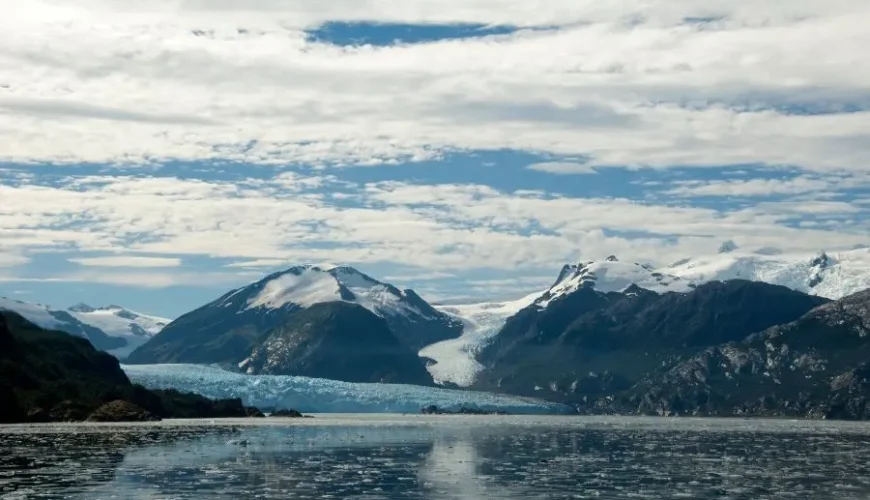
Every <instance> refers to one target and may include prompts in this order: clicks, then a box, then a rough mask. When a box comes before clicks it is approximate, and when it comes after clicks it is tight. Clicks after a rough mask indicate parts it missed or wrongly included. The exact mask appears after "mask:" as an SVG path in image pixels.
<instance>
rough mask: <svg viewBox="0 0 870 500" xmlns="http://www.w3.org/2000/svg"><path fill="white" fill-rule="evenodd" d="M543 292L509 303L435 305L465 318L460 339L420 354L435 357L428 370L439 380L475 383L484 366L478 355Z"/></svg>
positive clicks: (437, 344)
mask: <svg viewBox="0 0 870 500" xmlns="http://www.w3.org/2000/svg"><path fill="white" fill-rule="evenodd" d="M543 293H544V292H543V291H539V292H535V293H532V294H530V295H527V296H525V297H522V298H520V299H518V300H512V301H507V302H483V303H479V304H457V305H442V306H435V308H436V309H438V310H439V311H441V312H443V313H446V314H449V315H451V316H453V317H455V318H457V319H459V320H461V321H462V335H461V336H460V337H459V338H456V339H450V340H443V341H441V342H436V343H434V344H430V345H428V346H426V347H424V348H423V349H421V350H420V352H419V353H418V355H419V356H420V357H421V358H425V359H427V360H431V361H430V362H428V363H427V365H426V369H427V370H428V371H429V374H430V375H432V379H433V380H435V383H437V384H445V383H452V384H456V385H457V386H459V387H468V386H470V385H472V384H473V383H474V381H475V380H476V379H477V376H478V374H480V372H482V371H483V368H484V367H483V365H481V364H480V363H479V362H478V361H477V359H476V357H477V354H478V353H479V352H480V351H481V350H482V349H483V348H484V347H486V345H487V344H488V343H489V342H490V341H491V340H492V339H493V338H494V337H495V336H496V335H498V332H499V331H501V328H502V327H503V326H504V324H505V322H506V321H507V319H508V318H509V317H511V316H513V315H514V314H516V313H518V312H519V311H520V310H522V309H523V308H525V307H528V306H529V305H531V304H532V303H533V302H534V301H535V300H536V299H537V298H538V297H540V296H541V295H543Z"/></svg>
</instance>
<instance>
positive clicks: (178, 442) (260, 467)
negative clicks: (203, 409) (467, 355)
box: [0, 414, 870, 500]
mask: <svg viewBox="0 0 870 500" xmlns="http://www.w3.org/2000/svg"><path fill="white" fill-rule="evenodd" d="M0 498H3V499H7V498H8V499H17V498H21V499H24V498H27V499H30V498H76V499H88V500H96V499H112V498H117V499H193V498H197V499H199V498H202V499H209V500H216V499H246V498H257V499H286V498H294V499H315V498H316V499H325V498H335V499H411V498H415V499H416V498H421V499H422V498H432V499H435V498H445V499H477V498H483V499H487V498H511V499H513V498H516V499H538V498H541V499H543V498H547V499H554V498H556V499H561V498H565V499H569V498H570V499H575V498H595V499H616V498H620V499H622V498H641V499H661V498H690V499H707V498H711V499H712V498H716V499H790V498H801V499H814V500H821V499H832V500H845V499H867V498H870V425H868V424H862V423H845V422H809V421H787V420H740V419H729V420H725V419H723V420H716V419H682V418H680V419H667V418H620V417H613V418H610V417H600V418H599V417H596V418H591V417H563V416H552V417H543V416H524V417H519V416H516V417H515V416H456V415H432V416H416V415H413V416H402V415H384V414H380V415H316V416H315V418H312V419H277V418H267V419H259V420H254V419H250V420H219V421H164V422H160V423H155V424H123V425H122V424H68V425H66V424H65V425H12V426H0Z"/></svg>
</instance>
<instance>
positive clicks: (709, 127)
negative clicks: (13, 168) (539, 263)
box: [0, 0, 870, 171]
mask: <svg viewBox="0 0 870 500" xmlns="http://www.w3.org/2000/svg"><path fill="white" fill-rule="evenodd" d="M2 3H7V4H10V7H11V4H12V0H5V1H4V2H0V4H2ZM400 4H401V5H400ZM5 11H6V12H8V13H9V15H7V16H3V18H2V19H0V136H2V138H3V143H4V148H3V150H2V151H0V160H3V161H11V162H31V161H48V162H55V163H77V162H109V163H115V162H123V163H147V162H151V161H162V160H170V159H180V160H203V159H207V160H213V159H218V160H240V161H247V162H255V163H265V164H285V163H287V162H301V163H305V164H310V165H315V166H317V165H324V164H332V163H335V164H362V165H371V164H380V163H391V162H396V161H399V160H401V161H416V160H424V159H432V158H437V157H438V156H439V155H440V154H442V152H443V151H450V150H454V149H503V148H514V149H523V150H531V151H535V152H544V153H550V154H552V155H554V156H557V157H560V156H574V157H577V156H582V157H584V158H589V163H588V165H589V166H590V167H598V168H600V167H608V166H614V165H627V166H630V167H639V166H653V167H657V168H666V167H670V166H680V165H716V164H753V163H763V164H768V165H773V166H779V165H796V166H799V167H801V168H804V169H808V170H819V171H828V170H839V169H851V170H867V168H868V165H870V128H868V125H867V124H868V123H870V112H868V111H866V110H867V109H868V108H870V99H868V97H867V96H868V95H870V64H868V60H867V55H866V50H865V47H866V46H868V45H870V31H868V30H867V29H866V22H865V20H866V19H867V17H868V15H870V5H868V4H867V2H864V1H862V0H835V1H832V2H824V3H819V2H818V1H815V0H796V1H791V2H761V3H759V2H750V1H747V0H728V1H726V0H713V1H709V2H697V1H689V0H674V1H667V2H665V1H656V2H645V1H641V0H629V1H627V2H613V3H601V2H598V3H596V2H577V1H575V0H553V1H551V2H548V3H547V5H546V6H545V7H542V6H541V5H539V4H538V3H535V2H526V3H522V2H504V1H498V0H472V1H465V0H462V1H460V0H448V1H446V2H444V1H435V0H415V1H411V0H409V1H406V2H399V3H397V2H394V1H386V0H380V1H378V0H368V1H357V0H353V1H350V0H342V1H331V2H321V1H315V0H300V1H297V2H292V3H288V2H277V1H265V0H261V1H253V2H248V1H245V2H242V1H230V0H221V1H208V2H205V1H192V0H189V1H184V2H176V1H171V0H155V1H152V2H147V4H142V3H135V2H131V1H127V0H124V1H110V0H87V1H78V0H77V1H72V0H54V1H52V2H47V1H44V0H43V1H40V0H33V1H29V2H15V3H14V8H9V9H5ZM685 18H709V19H714V21H713V22H709V23H695V24H692V23H689V24H686V23H684V22H683V20H684V19H685ZM328 20H372V21H399V22H414V23H432V22H457V21H464V22H477V23H483V24H493V23H508V24H516V25H521V26H540V25H558V26H560V27H561V29H559V30H545V31H533V32H530V31H525V32H519V33H515V34H512V35H507V36H494V37H485V38H481V39H475V40H460V41H442V42H435V43H427V44H417V45H410V46H395V47H385V48H384V47H356V48H341V47H334V46H330V45H325V44H321V43H316V42H311V41H308V40H306V37H305V33H304V32H303V31H301V30H302V29H304V28H307V27H313V26H316V25H318V24H320V23H322V22H324V21H328ZM252 88H255V89H256V92H251V90H250V89H252ZM807 107H809V108H811V110H813V111H821V112H823V113H824V114H810V115H805V114H795V113H790V112H789V110H792V111H793V110H798V109H801V108H807ZM850 107H857V108H858V109H859V112H848V111H850V110H849V109H848V108H850Z"/></svg>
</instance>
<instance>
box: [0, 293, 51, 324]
mask: <svg viewBox="0 0 870 500" xmlns="http://www.w3.org/2000/svg"><path fill="white" fill-rule="evenodd" d="M0 309H3V310H7V311H12V312H15V313H18V314H20V315H21V316H22V317H24V319H26V320H27V321H30V322H31V323H33V324H35V325H37V326H41V327H42V328H46V329H50V330H53V329H58V328H60V327H62V326H63V325H64V322H63V321H61V320H59V319H57V318H56V317H54V316H53V315H52V314H51V312H52V309H51V308H50V307H48V306H45V305H42V304H34V303H30V302H22V301H20V300H15V299H7V298H6V297H0Z"/></svg>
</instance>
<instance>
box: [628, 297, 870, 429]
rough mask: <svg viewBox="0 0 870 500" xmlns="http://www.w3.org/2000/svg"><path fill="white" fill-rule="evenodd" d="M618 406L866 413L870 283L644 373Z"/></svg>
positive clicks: (691, 411) (869, 401) (702, 411)
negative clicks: (796, 316)
mask: <svg viewBox="0 0 870 500" xmlns="http://www.w3.org/2000/svg"><path fill="white" fill-rule="evenodd" d="M618 404H621V406H622V408H623V410H622V411H630V412H638V413H652V414H688V415H770V416H792V417H816V418H838V419H870V290H867V291H863V292H859V293H857V294H853V295H850V296H848V297H845V298H843V299H840V300H838V301H836V302H830V303H827V304H824V305H822V306H819V307H817V308H815V309H813V310H812V311H810V312H808V313H807V314H806V315H804V316H802V317H801V318H799V319H797V320H795V321H792V322H789V323H786V324H783V325H777V326H774V327H771V328H769V329H767V330H764V331H761V332H759V333H757V334H754V335H752V336H750V337H748V338H746V339H743V340H742V341H740V342H731V343H725V344H720V345H716V346H713V347H710V348H707V349H704V350H702V351H700V352H698V353H695V354H693V355H690V356H686V357H684V358H683V359H681V360H680V362H678V363H676V364H675V365H674V366H673V367H669V368H668V369H666V370H662V371H658V372H654V373H651V374H650V375H649V376H647V377H645V378H644V379H643V380H642V381H641V382H640V383H638V384H637V386H635V387H634V388H632V389H631V390H630V391H628V392H627V393H626V394H625V395H622V396H621V397H620V398H619V403H618Z"/></svg>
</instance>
